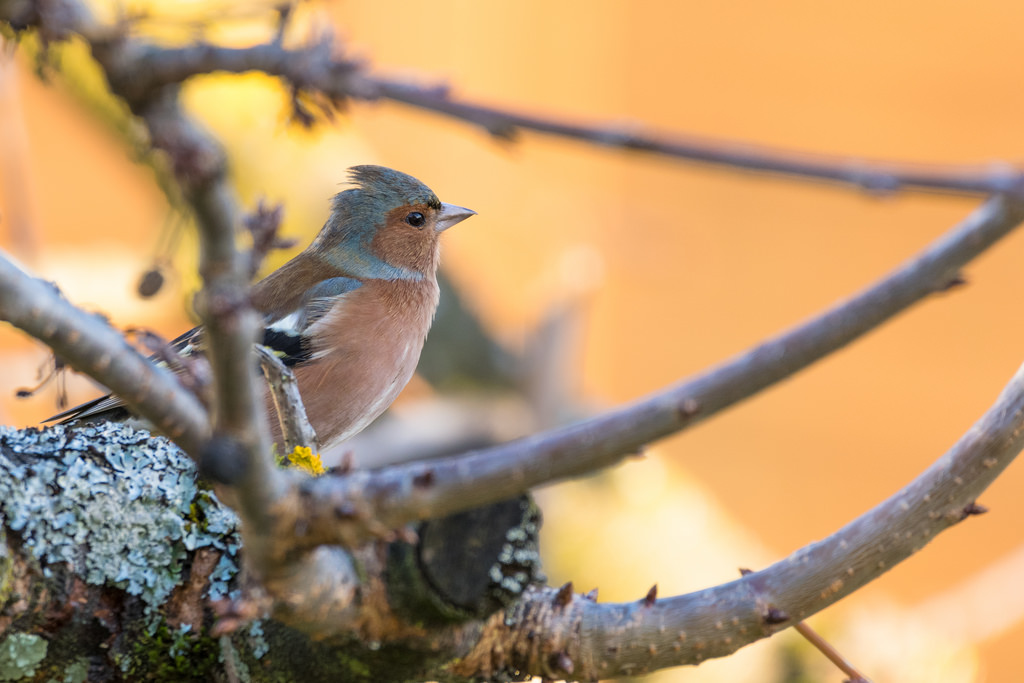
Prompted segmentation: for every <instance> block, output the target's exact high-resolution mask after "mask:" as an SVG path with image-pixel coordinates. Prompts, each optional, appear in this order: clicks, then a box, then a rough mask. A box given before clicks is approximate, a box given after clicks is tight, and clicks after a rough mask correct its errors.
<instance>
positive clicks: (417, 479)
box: [412, 468, 434, 489]
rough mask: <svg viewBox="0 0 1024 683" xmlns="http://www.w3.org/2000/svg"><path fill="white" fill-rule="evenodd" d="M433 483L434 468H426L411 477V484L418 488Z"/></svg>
mask: <svg viewBox="0 0 1024 683" xmlns="http://www.w3.org/2000/svg"><path fill="white" fill-rule="evenodd" d="M433 484H434V470H432V469H430V468H427V469H425V470H423V471H422V472H420V473H419V474H417V475H416V476H414V477H413V478H412V485H413V486H415V487H416V488H418V489H426V488H430V487H431V486H432V485H433Z"/></svg>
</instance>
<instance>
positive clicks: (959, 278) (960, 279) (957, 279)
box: [936, 273, 967, 292]
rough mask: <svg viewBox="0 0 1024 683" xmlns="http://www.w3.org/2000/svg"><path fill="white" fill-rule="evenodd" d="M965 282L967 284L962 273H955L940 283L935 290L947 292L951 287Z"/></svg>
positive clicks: (961, 285)
mask: <svg viewBox="0 0 1024 683" xmlns="http://www.w3.org/2000/svg"><path fill="white" fill-rule="evenodd" d="M966 284H967V278H966V277H964V276H963V274H962V273H957V274H956V275H954V276H953V277H951V278H950V279H949V280H947V281H946V282H944V283H943V284H941V285H940V286H939V288H938V289H937V290H936V291H938V292H948V291H950V290H952V289H956V288H958V287H963V286H964V285H966Z"/></svg>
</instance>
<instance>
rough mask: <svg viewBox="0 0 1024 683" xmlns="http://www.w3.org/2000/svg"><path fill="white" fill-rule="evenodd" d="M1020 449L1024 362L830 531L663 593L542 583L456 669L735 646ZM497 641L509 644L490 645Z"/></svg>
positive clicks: (690, 658)
mask: <svg viewBox="0 0 1024 683" xmlns="http://www.w3.org/2000/svg"><path fill="white" fill-rule="evenodd" d="M1022 448H1024V366H1022V367H1021V368H1020V369H1019V370H1018V371H1017V373H1016V375H1014V377H1013V378H1012V379H1011V380H1010V382H1009V384H1008V385H1007V386H1006V387H1005V388H1004V389H1003V391H1002V393H1001V395H1000V396H999V398H998V399H997V400H996V402H995V404H994V405H993V406H992V407H991V408H990V409H989V410H988V411H987V412H986V413H985V414H984V415H983V416H982V417H981V419H979V420H978V421H977V422H976V423H975V424H974V426H973V427H971V429H969V430H968V431H967V433H965V434H964V435H963V436H962V437H960V440H959V441H957V443H956V444H955V445H954V446H953V447H952V448H951V449H950V450H949V451H948V452H947V453H946V454H945V455H943V456H942V457H941V458H939V459H938V460H937V461H935V463H934V464H932V465H931V467H929V468H928V469H927V470H925V471H924V472H923V473H922V474H921V475H920V476H918V477H917V478H916V479H914V480H913V481H912V482H911V483H910V484H908V485H907V486H906V487H905V488H903V489H902V490H900V491H899V492H898V493H896V494H895V495H893V496H892V497H890V498H889V499H888V500H886V501H885V502H883V503H882V504H880V505H878V506H877V507H875V508H874V509H872V510H870V511H868V512H867V513H865V514H864V515H861V516H860V517H858V518H857V519H855V520H854V521H852V522H851V523H849V524H847V525H846V526H845V527H843V528H842V529H840V530H839V531H837V532H836V533H834V534H832V535H831V536H829V537H828V538H826V539H824V540H822V541H819V542H817V543H812V544H811V545H809V546H806V547H804V548H802V549H800V550H798V551H797V552H795V553H793V554H792V555H790V556H789V557H787V558H785V559H783V560H781V561H779V562H776V563H775V564H773V565H772V566H770V567H768V568H767V569H763V570H761V571H759V572H755V573H752V574H748V575H746V576H744V577H742V578H740V579H737V580H735V581H732V582H730V583H726V584H722V585H719V586H715V587H713V588H708V589H705V590H702V591H698V592H695V593H689V594H687V595H681V596H676V597H671V598H666V599H663V600H659V599H656V598H654V596H653V595H652V594H648V596H647V597H646V598H642V599H640V600H638V601H636V602H630V603H606V604H598V603H596V602H592V601H591V600H588V599H586V598H585V597H584V596H580V595H572V594H571V593H569V592H567V591H565V589H564V588H563V589H562V590H561V591H556V590H554V589H540V590H537V591H535V592H532V593H530V594H528V595H527V596H526V598H525V599H524V600H522V601H521V602H520V604H519V605H518V606H517V607H516V608H515V611H514V613H513V614H511V615H505V614H499V615H496V617H494V618H492V619H491V620H490V621H489V623H488V625H487V627H486V629H485V634H484V637H483V638H481V640H480V645H479V646H478V647H477V649H476V651H475V652H473V653H472V654H471V655H469V656H467V657H465V658H464V659H463V660H461V662H460V664H459V671H462V672H463V673H467V672H473V673H474V674H476V675H479V674H481V673H482V674H483V675H487V673H488V672H490V671H493V670H495V669H496V668H498V667H497V666H496V665H497V662H498V661H499V660H504V661H503V665H504V666H512V667H514V668H516V669H519V670H521V671H526V672H529V673H530V674H532V675H541V676H545V677H548V678H556V679H557V678H563V677H566V676H571V677H572V678H573V679H574V680H597V679H598V678H601V679H604V678H612V677H616V676H625V675H636V674H641V673H644V672H649V671H653V670H655V669H659V668H664V667H667V666H676V665H680V664H696V663H699V662H701V661H703V660H705V659H710V658H714V657H724V656H726V655H729V654H732V653H733V652H735V651H736V650H738V649H739V648H741V647H743V646H744V645H747V644H749V643H752V642H754V641H755V640H759V639H761V638H764V637H767V636H770V635H771V634H772V633H775V632H776V631H779V630H781V629H784V628H788V627H789V626H792V625H793V624H794V623H796V622H798V621H800V620H801V619H805V618H806V617H808V616H810V615H812V614H814V613H816V612H819V611H821V610H822V609H824V608H826V607H828V606H829V605H831V604H833V603H835V602H836V601H838V600H840V599H841V598H843V597H845V596H846V595H849V594H850V593H852V592H854V591H855V590H857V589H858V588H860V587H861V586H863V585H865V584H867V583H869V582H870V581H872V580H874V579H875V578H877V577H878V576H880V575H881V574H883V573H885V572H886V571H888V570H889V569H891V568H892V567H894V566H895V565H896V564H898V563H899V562H901V561H902V560H904V559H906V558H908V557H910V556H911V555H913V554H914V553H916V552H917V551H918V550H920V549H921V548H923V547H924V546H925V545H926V544H927V543H928V542H930V541H931V540H932V539H933V538H935V537H936V536H937V535H938V534H939V533H941V532H942V531H945V530H946V529H948V528H950V527H951V526H954V525H956V524H958V523H959V522H961V521H963V520H964V519H967V518H968V517H970V516H972V515H977V514H980V513H982V512H984V511H985V508H983V507H981V506H979V505H977V504H976V503H975V502H974V501H975V499H976V498H977V497H978V496H979V495H980V494H981V493H982V492H983V491H984V490H985V489H986V488H987V487H988V486H989V484H991V483H992V482H993V481H994V480H995V479H996V477H998V476H999V474H1000V473H1001V472H1002V471H1003V470H1004V469H1005V468H1006V467H1007V466H1008V465H1009V464H1010V463H1011V462H1012V461H1013V459H1014V458H1015V457H1016V456H1017V454H1018V453H1020V451H1021V449H1022ZM531 632H532V633H533V634H534V637H533V638H531V637H530V633H531ZM538 633H540V634H544V635H543V636H541V637H536V635H535V634H538ZM493 643H501V644H502V646H503V647H504V649H503V650H502V651H494V650H492V649H490V645H491V644H493ZM509 644H511V647H509Z"/></svg>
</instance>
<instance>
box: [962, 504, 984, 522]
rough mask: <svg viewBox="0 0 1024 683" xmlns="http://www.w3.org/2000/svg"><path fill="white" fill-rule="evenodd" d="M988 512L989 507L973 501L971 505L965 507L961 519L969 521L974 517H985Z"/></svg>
mask: <svg viewBox="0 0 1024 683" xmlns="http://www.w3.org/2000/svg"><path fill="white" fill-rule="evenodd" d="M986 512H988V508H987V507H985V506H984V505H979V504H978V503H976V502H974V501H973V500H972V501H971V502H970V503H968V504H967V505H965V506H964V509H963V517H961V519H967V518H968V517H971V516H973V515H983V514H985V513H986Z"/></svg>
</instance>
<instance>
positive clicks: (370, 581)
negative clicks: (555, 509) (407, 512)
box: [0, 423, 539, 681]
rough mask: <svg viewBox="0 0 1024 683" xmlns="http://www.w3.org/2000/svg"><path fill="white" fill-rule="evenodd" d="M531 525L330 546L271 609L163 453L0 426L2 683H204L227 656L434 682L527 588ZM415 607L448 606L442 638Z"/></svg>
mask: <svg viewBox="0 0 1024 683" xmlns="http://www.w3.org/2000/svg"><path fill="white" fill-rule="evenodd" d="M467 523H471V524H472V525H473V526H474V527H475V529H474V530H473V531H474V532H475V533H467V527H466V524H467ZM537 526H538V521H537V512H536V509H535V508H534V507H533V505H532V503H531V502H529V501H526V500H517V501H510V502H507V503H504V504H502V505H499V506H495V507H494V511H493V512H491V513H487V512H484V511H476V512H474V513H473V514H472V515H468V516H467V515H462V516H456V517H453V518H452V519H449V520H436V521H434V522H431V523H430V524H429V525H424V526H423V527H422V530H423V534H424V538H426V539H427V540H426V542H421V540H420V539H419V538H418V537H417V535H416V534H415V533H412V534H407V535H406V537H405V538H404V539H403V540H396V541H395V542H394V543H392V544H390V545H389V544H387V543H384V542H374V543H370V544H368V545H367V546H365V547H362V548H359V549H356V550H355V551H354V552H352V553H346V552H344V551H342V550H340V549H338V548H331V547H323V548H320V549H318V550H317V551H315V552H313V553H309V554H306V555H305V556H304V558H303V559H302V561H301V562H295V563H289V564H287V565H283V567H285V568H286V570H287V571H289V572H297V576H290V577H287V578H283V577H279V576H276V575H271V576H270V577H268V579H267V580H268V581H270V582H273V581H281V580H283V581H284V582H285V583H287V584H288V585H296V584H302V585H304V586H305V587H306V590H304V591H302V592H297V593H294V594H292V595H291V596H288V595H285V596H283V598H279V599H278V600H277V601H275V602H273V604H268V603H265V602H264V601H263V600H262V598H261V595H262V593H261V592H260V590H259V589H258V588H257V587H255V586H254V585H253V584H252V582H251V581H249V580H248V579H246V578H245V573H244V572H240V569H239V567H240V564H241V560H242V548H241V540H240V537H239V534H238V519H237V517H236V516H235V514H234V513H233V512H232V511H231V510H230V509H229V508H227V507H225V506H223V505H222V504H221V503H220V502H219V501H218V500H217V498H216V496H215V495H214V494H213V493H212V492H211V491H210V490H209V489H208V488H206V487H205V486H203V485H201V484H199V483H197V480H196V472H195V466H194V464H193V463H192V461H191V460H190V459H189V458H188V457H187V456H186V455H185V454H184V453H183V452H182V451H181V450H180V449H178V448H177V447H176V446H175V445H174V444H172V443H171V442H169V441H168V440H166V439H164V438H162V437H153V436H150V435H149V434H148V433H146V432H144V431H141V430H135V429H133V428H131V427H128V426H125V425H120V424H115V423H97V424H89V425H71V426H65V425H59V426H55V427H51V428H48V429H44V430H35V429H29V430H24V431H16V430H13V429H10V428H0V542H3V547H2V548H0V674H2V673H3V672H4V671H14V670H17V671H21V672H23V673H24V674H27V673H28V672H29V671H35V672H36V673H37V675H38V676H42V677H43V678H42V679H41V680H46V679H47V678H56V679H57V680H64V678H65V676H67V675H71V674H72V672H73V671H77V669H76V668H75V667H77V666H78V662H80V661H85V660H88V661H91V662H92V666H94V667H97V668H95V669H93V670H91V671H92V673H90V676H99V675H100V673H101V670H102V672H105V673H106V674H108V675H109V680H143V679H145V680H166V681H182V680H208V679H209V678H211V677H216V676H217V675H221V674H222V673H223V671H222V668H223V666H224V661H227V660H225V655H224V652H225V649H226V650H227V651H228V652H229V654H230V656H229V657H228V659H229V660H230V661H231V663H232V664H231V665H232V666H234V667H235V669H236V670H244V671H248V672H249V673H250V674H251V676H252V678H253V679H254V680H320V679H321V678H324V677H337V678H340V679H341V680H352V681H380V680H395V681H401V680H410V681H413V680H427V679H432V678H437V677H438V676H439V672H440V671H443V670H444V668H445V667H446V666H447V665H448V664H449V663H450V662H451V661H452V660H456V659H458V658H459V657H461V656H463V655H465V654H466V653H467V652H469V651H470V650H471V649H472V648H473V647H474V645H475V644H476V638H478V637H479V633H480V629H481V628H482V624H483V622H482V619H485V618H487V617H489V616H490V615H491V614H492V613H493V612H495V611H496V610H499V609H501V607H502V606H503V605H507V604H510V603H512V602H514V601H515V600H516V599H518V597H519V596H520V595H521V593H522V592H523V591H524V590H525V589H526V587H527V585H529V584H530V583H533V582H535V581H537V574H538V571H539V561H538V553H537ZM396 557H405V558H406V559H407V560H408V561H407V562H405V563H404V564H402V567H401V571H397V567H398V564H396V563H395V560H394V558H396ZM438 579H443V580H441V581H439V580H438ZM435 584H440V587H436V586H435ZM410 586H413V588H412V589H410ZM467 587H471V588H473V589H474V590H475V591H476V593H475V594H470V593H469V592H468V591H467ZM339 591H341V592H343V593H344V595H343V596H342V597H344V600H339V595H338V592H339ZM218 601H219V602H218ZM214 603H217V609H216V610H215V609H214V606H215V605H214ZM261 605H262V606H266V607H267V609H268V610H269V617H270V618H264V619H262V620H260V621H258V622H255V623H254V624H245V623H244V622H245V619H241V620H238V619H236V620H235V624H234V626H235V627H236V628H234V629H233V630H232V631H231V632H230V635H229V636H226V637H227V638H228V640H227V641H222V640H219V638H220V637H219V636H218V635H217V634H216V633H215V632H214V631H213V627H214V624H215V623H216V620H217V618H218V617H223V616H224V615H225V614H226V613H228V614H230V613H240V612H246V611H248V612H249V613H250V615H252V614H253V612H254V611H255V616H259V611H260V609H261V607H260V606H261ZM424 605H432V606H435V615H436V614H437V613H438V612H437V611H436V606H439V605H440V606H444V605H447V606H448V607H446V608H443V609H447V610H448V611H447V612H446V614H445V617H444V618H443V619H442V620H440V621H442V622H443V624H442V625H441V626H439V627H437V628H430V629H428V628H425V627H424V626H423V624H424V612H423V609H422V608H423V606H424ZM324 610H335V611H334V612H332V613H330V614H326V613H325V612H324ZM318 613H319V614H321V616H322V617H323V619H322V621H323V622H324V623H326V624H327V625H329V626H330V629H323V628H321V627H318V625H317V624H316V623H315V622H316V620H315V619H314V617H313V616H311V615H315V614H318ZM427 621H433V622H435V623H436V622H437V621H438V619H437V618H436V616H435V617H429V618H427ZM342 623H343V624H344V625H345V628H338V626H339V624H342ZM222 626H223V624H222V625H221V628H222ZM38 633H43V634H45V635H46V639H45V643H47V644H48V645H47V646H46V647H44V648H42V649H40V648H39V647H36V645H38V644H39V643H41V642H44V641H41V640H40V639H39V638H38V636H37V635H35V634H38ZM310 634H316V635H319V636H321V637H325V638H324V639H323V640H321V641H320V642H315V641H314V640H311V639H310ZM5 648H6V649H5ZM5 652H6V653H7V655H9V656H7V655H5V654H4V653H5ZM5 657H6V659H5ZM189 666H191V667H193V668H191V669H188V667H189ZM182 667H184V668H182ZM306 674H310V675H314V674H315V677H314V678H307V677H306ZM103 678H104V679H105V680H107V679H108V678H107V677H106V676H104V677H103ZM80 680H84V679H80Z"/></svg>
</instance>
